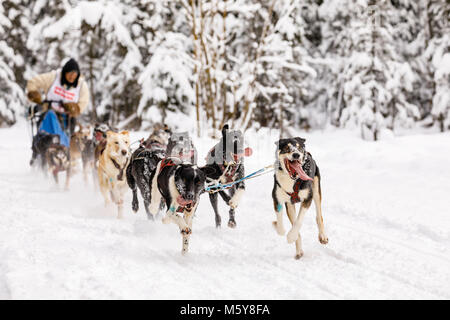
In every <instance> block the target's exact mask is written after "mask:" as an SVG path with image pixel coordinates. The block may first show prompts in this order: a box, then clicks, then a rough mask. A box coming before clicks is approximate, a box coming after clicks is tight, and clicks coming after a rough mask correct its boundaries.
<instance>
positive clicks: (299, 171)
mask: <svg viewBox="0 0 450 320" xmlns="http://www.w3.org/2000/svg"><path fill="white" fill-rule="evenodd" d="M290 165H291V168H292V169H294V170H295V172H297V174H298V177H299V178H300V179H302V180H305V181H308V180H311V181H312V178H310V177H309V176H308V175H307V174H306V173H305V171H303V168H302V166H301V165H300V162H298V161H293V162H291V163H290Z"/></svg>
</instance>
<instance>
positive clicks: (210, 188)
mask: <svg viewBox="0 0 450 320" xmlns="http://www.w3.org/2000/svg"><path fill="white" fill-rule="evenodd" d="M271 167H272V166H267V167H264V168H262V169H259V170H258V171H255V172H253V173H250V174H249V175H247V176H245V177H243V178H241V179H239V180H236V181H233V182H230V183H226V184H221V183H220V182H219V183H218V184H216V185H213V186H207V187H206V188H205V191H218V190H223V189H227V188H231V187H232V186H234V185H235V184H237V183H239V182H241V181H244V180H247V179H250V178H252V177H254V176H256V175H257V174H262V173H263V172H264V171H266V170H267V169H269V168H271Z"/></svg>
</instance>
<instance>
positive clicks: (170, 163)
mask: <svg viewBox="0 0 450 320" xmlns="http://www.w3.org/2000/svg"><path fill="white" fill-rule="evenodd" d="M174 165H175V162H173V160H172V159H170V158H164V159H162V160H161V166H160V167H159V173H161V171H162V170H163V169H164V168H165V167H172V166H174Z"/></svg>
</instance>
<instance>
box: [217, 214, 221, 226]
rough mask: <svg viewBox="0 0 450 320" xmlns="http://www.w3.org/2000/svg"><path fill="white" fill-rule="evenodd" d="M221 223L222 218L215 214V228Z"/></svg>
mask: <svg viewBox="0 0 450 320" xmlns="http://www.w3.org/2000/svg"><path fill="white" fill-rule="evenodd" d="M221 224H222V219H221V218H220V216H216V228H220V225H221Z"/></svg>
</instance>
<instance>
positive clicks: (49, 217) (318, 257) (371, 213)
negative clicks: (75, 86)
mask: <svg viewBox="0 0 450 320" xmlns="http://www.w3.org/2000/svg"><path fill="white" fill-rule="evenodd" d="M27 134H28V132H27V129H26V126H25V123H19V124H18V125H16V126H14V127H13V128H10V129H0V218H1V223H0V298H1V299H29V298H37V299H44V298H49V299H53V298H62V299H114V298H136V299H317V298H321V299H364V298H369V299H371V298H375V299H385V298H386V299H449V298H450V255H449V252H450V251H449V247H450V239H449V229H450V212H449V210H450V209H449V198H448V196H449V190H450V170H449V164H450V134H448V133H445V134H416V135H409V136H404V137H398V138H386V139H385V140H382V141H379V142H377V143H374V142H366V141H362V140H361V139H359V136H358V135H357V134H354V133H351V132H347V131H326V132H313V133H305V134H302V136H303V137H306V138H307V147H308V149H309V151H310V152H311V153H312V154H313V157H314V158H315V159H316V161H317V163H318V164H319V166H320V170H321V174H322V179H323V180H322V188H323V197H324V199H323V214H324V221H325V227H326V230H327V233H328V237H329V240H330V242H329V244H328V245H326V246H323V245H321V244H320V243H319V242H318V240H317V227H316V223H315V212H314V208H313V206H312V207H311V209H310V211H309V212H308V213H307V216H306V218H305V223H304V226H303V227H302V229H301V233H302V237H303V249H304V252H305V254H304V256H303V257H302V259H300V260H294V254H295V249H294V248H295V246H294V245H293V244H292V245H288V244H287V241H286V238H285V237H280V236H278V235H277V234H276V232H275V230H274V229H273V228H272V225H271V222H272V221H273V220H274V219H275V214H274V212H273V209H272V199H271V191H272V184H273V177H272V175H271V174H268V175H265V176H263V177H259V178H257V179H254V180H250V181H248V183H247V192H246V194H245V195H244V197H243V199H242V202H241V205H240V206H239V208H238V210H237V215H236V219H237V224H238V226H237V228H236V229H234V230H232V229H229V228H228V227H226V222H227V220H228V215H227V212H226V208H225V205H224V204H223V202H222V203H221V207H220V208H221V213H222V221H223V222H224V226H223V227H222V228H221V229H216V228H215V227H214V217H213V213H212V209H211V206H210V204H209V200H208V197H207V196H206V195H203V196H202V201H201V203H200V206H199V210H198V211H197V214H196V218H195V220H194V228H193V235H192V237H191V244H190V252H189V254H188V255H187V256H182V255H181V254H180V249H181V237H180V235H179V232H178V229H177V227H176V226H175V225H173V224H172V225H163V224H162V223H161V222H160V221H156V222H154V223H152V222H150V221H147V220H146V216H145V214H144V212H143V210H140V211H139V212H138V214H133V213H132V211H131V206H130V203H131V193H128V196H127V202H126V214H125V218H124V219H123V220H121V221H119V220H117V219H116V218H115V208H114V207H110V208H107V209H106V208H104V206H103V200H102V198H101V195H100V194H99V193H98V192H96V191H95V190H94V188H93V186H92V184H90V185H88V186H87V187H86V186H84V185H83V183H82V179H81V176H80V175H78V176H76V177H75V178H74V179H73V181H72V185H71V189H70V191H64V190H63V189H62V188H57V187H56V186H55V185H54V184H53V182H52V181H51V180H50V179H46V178H44V177H43V176H42V175H41V174H39V173H37V172H34V171H33V170H31V169H30V167H29V165H28V162H29V159H30V156H31V150H30V141H29V136H27ZM143 135H145V134H144V133H142V134H139V133H135V134H134V137H133V138H139V137H141V136H143ZM260 135H262V137H261V138H262V139H260V140H258V141H255V140H254V139H251V138H250V139H249V141H250V142H249V144H250V145H252V146H253V147H254V151H255V153H254V155H253V156H252V157H251V158H249V159H248V160H249V161H247V172H251V171H252V170H253V169H257V168H259V167H260V166H263V165H267V164H270V163H271V162H273V156H274V153H273V147H272V144H273V139H271V138H270V137H268V136H267V134H265V133H260ZM271 140H272V141H271ZM255 144H259V145H266V146H267V147H266V148H264V147H261V146H260V147H258V148H256V147H255ZM212 146H213V141H211V140H208V139H202V140H201V141H198V143H197V148H198V149H199V154H200V155H201V158H202V157H203V156H204V155H205V154H206V151H207V150H208V149H209V148H211V147H212ZM202 160H203V159H200V162H201V161H202ZM141 206H142V202H141ZM285 221H286V226H288V221H287V219H285Z"/></svg>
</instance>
